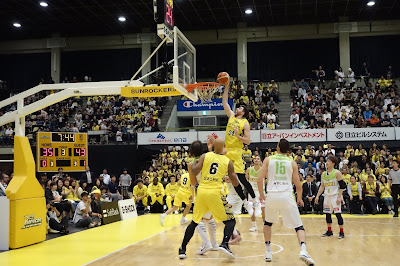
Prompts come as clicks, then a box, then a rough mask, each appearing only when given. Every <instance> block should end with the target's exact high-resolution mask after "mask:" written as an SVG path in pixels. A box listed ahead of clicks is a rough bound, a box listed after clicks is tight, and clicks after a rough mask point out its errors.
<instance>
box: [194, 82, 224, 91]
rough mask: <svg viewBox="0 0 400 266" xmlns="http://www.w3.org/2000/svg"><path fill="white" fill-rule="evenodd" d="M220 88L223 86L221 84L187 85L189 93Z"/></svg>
mask: <svg viewBox="0 0 400 266" xmlns="http://www.w3.org/2000/svg"><path fill="white" fill-rule="evenodd" d="M219 86H221V84H219V83H217V82H200V83H196V84H187V85H186V89H187V90H188V92H192V91H193V90H194V89H197V90H208V89H213V88H216V87H219Z"/></svg>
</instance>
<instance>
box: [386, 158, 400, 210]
mask: <svg viewBox="0 0 400 266" xmlns="http://www.w3.org/2000/svg"><path fill="white" fill-rule="evenodd" d="M389 187H390V188H391V191H392V198H393V201H394V202H393V205H394V208H393V210H394V215H393V217H399V200H398V197H399V195H400V171H399V164H398V162H397V161H393V169H392V170H390V172H389Z"/></svg>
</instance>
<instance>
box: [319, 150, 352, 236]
mask: <svg viewBox="0 0 400 266" xmlns="http://www.w3.org/2000/svg"><path fill="white" fill-rule="evenodd" d="M338 161H339V160H338V158H336V157H335V156H329V157H328V160H327V161H326V171H325V172H323V173H322V178H321V179H322V180H321V186H320V187H319V190H318V194H317V196H316V197H315V204H318V203H319V196H320V195H321V194H322V192H324V194H325V197H324V213H325V214H326V223H327V226H328V230H327V231H326V232H325V233H324V234H322V236H323V237H326V236H333V233H332V215H331V214H332V213H334V214H335V215H336V218H337V220H338V224H339V228H340V232H339V239H342V238H344V231H343V218H342V209H341V204H342V194H343V190H344V189H345V188H346V183H345V182H344V181H343V177H342V173H341V172H340V171H339V170H336V169H335V165H337V163H338Z"/></svg>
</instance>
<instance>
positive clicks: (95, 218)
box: [73, 191, 102, 228]
mask: <svg viewBox="0 0 400 266" xmlns="http://www.w3.org/2000/svg"><path fill="white" fill-rule="evenodd" d="M81 197H82V201H81V202H79V203H78V206H76V210H75V214H74V219H73V221H74V224H75V226H76V227H89V228H92V227H95V226H96V225H97V224H98V223H99V222H100V219H101V217H102V216H101V214H99V213H94V212H92V209H91V207H90V204H91V202H92V200H91V199H90V198H89V194H88V193H87V192H86V191H84V192H82V194H81Z"/></svg>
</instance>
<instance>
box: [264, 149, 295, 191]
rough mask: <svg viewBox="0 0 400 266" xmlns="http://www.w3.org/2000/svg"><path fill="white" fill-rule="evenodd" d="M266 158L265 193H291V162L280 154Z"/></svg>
mask: <svg viewBox="0 0 400 266" xmlns="http://www.w3.org/2000/svg"><path fill="white" fill-rule="evenodd" d="M268 158H269V162H268V184H267V192H268V193H269V192H288V191H289V192H293V186H292V174H293V167H292V161H293V160H292V159H291V158H289V157H288V156H286V155H284V154H280V153H278V154H276V155H272V156H270V157H268Z"/></svg>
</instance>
